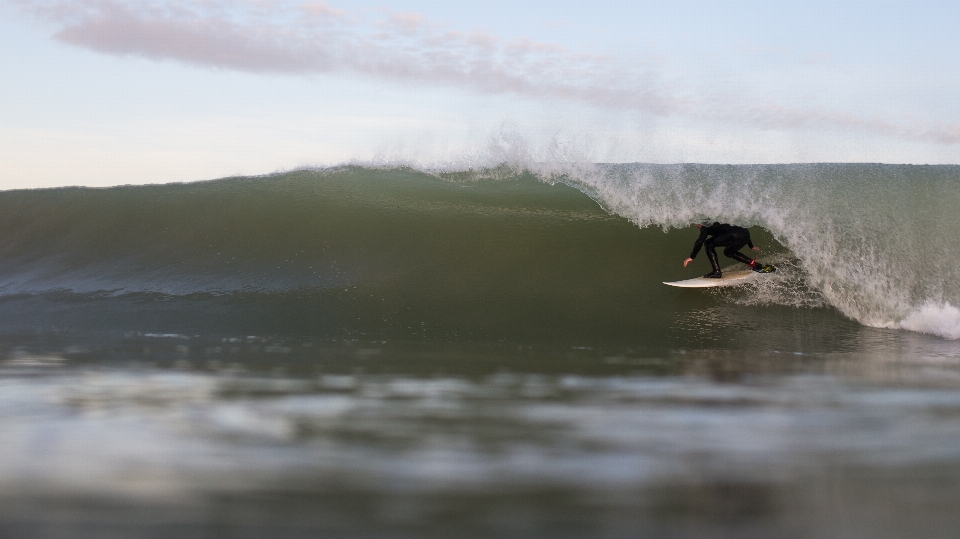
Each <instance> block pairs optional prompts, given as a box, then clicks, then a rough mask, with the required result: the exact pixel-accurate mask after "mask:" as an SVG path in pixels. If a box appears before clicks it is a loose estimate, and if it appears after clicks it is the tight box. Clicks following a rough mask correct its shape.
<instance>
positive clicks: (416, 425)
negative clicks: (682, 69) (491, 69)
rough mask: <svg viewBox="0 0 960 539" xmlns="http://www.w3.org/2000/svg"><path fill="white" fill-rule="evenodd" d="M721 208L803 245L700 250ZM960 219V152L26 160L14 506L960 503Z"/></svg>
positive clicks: (4, 310)
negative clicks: (716, 278) (859, 157)
mask: <svg viewBox="0 0 960 539" xmlns="http://www.w3.org/2000/svg"><path fill="white" fill-rule="evenodd" d="M704 219H710V220H716V221H721V222H728V223H733V224H737V225H740V226H744V227H748V228H749V230H750V232H751V236H752V239H753V242H754V243H755V244H756V245H757V246H759V247H760V248H761V249H762V251H761V252H760V253H759V254H758V256H759V260H760V261H761V262H763V263H767V264H772V265H774V266H775V267H776V268H777V271H776V272H775V273H773V274H768V275H758V276H757V277H756V278H755V279H752V280H750V281H749V282H747V283H746V284H743V285H742V286H736V287H721V288H713V289H679V288H674V287H669V286H665V285H664V284H663V282H664V281H675V280H680V279H688V278H692V277H696V276H698V275H701V274H703V273H706V272H708V271H709V269H710V268H709V264H708V262H707V260H706V257H705V256H704V255H703V254H702V253H701V255H700V256H698V257H697V258H696V260H695V261H694V262H693V263H692V264H691V265H690V266H689V267H687V268H684V267H683V260H684V259H685V258H686V257H687V256H689V254H690V250H691V248H692V246H693V243H694V241H695V239H696V238H697V230H696V229H695V228H693V227H691V223H695V222H699V221H701V220H704ZM958 220H960V166H907V165H884V164H830V163H821V164H782V165H699V164H678V165H653V164H591V163H587V164H576V163H574V164H571V163H543V162H535V163H525V164H511V163H504V164H500V165H495V166H484V167H479V166H478V167H459V168H457V167H447V168H427V167H420V166H414V165H409V164H406V165H405V164H354V165H344V166H336V167H329V168H311V169H299V170H293V171H288V172H283V173H277V174H272V175H267V176H257V177H232V178H224V179H219V180H214V181H204V182H197V183H179V184H164V185H141V186H122V187H112V188H98V189H95V188H80V187H76V188H57V189H36V190H19V191H5V192H0V441H2V446H0V447H2V449H0V536H2V537H10V538H19V537H24V538H26V537H30V538H44V537H51V538H52V537H71V538H74V537H76V538H80V537H84V538H85V537H91V538H93V537H96V538H114V537H116V538H153V537H156V538H161V537H162V538H169V537H178V538H214V537H216V538H220V537H224V538H254V537H256V538H261V537H263V538H268V537H269V538H315V537H323V538H398V539H399V538H433V537H436V538H441V537H442V538H447V537H463V538H471V537H507V538H510V537H516V538H621V537H623V538H628V537H629V538H636V537H640V538H645V537H650V538H769V537H779V538H791V537H797V538H800V537H831V538H865V539H866V538H894V537H904V538H906V537H910V538H916V537H924V538H939V537H944V538H946V537H956V535H957V530H960V309H958V307H960V261H958V260H957V257H958V256H960V234H958V232H957V230H958ZM745 252H748V251H745ZM751 254H752V253H751ZM721 263H722V265H723V266H724V267H725V269H727V270H734V269H742V267H743V266H742V264H739V263H737V262H735V261H733V260H730V259H725V258H723V257H722V256H721Z"/></svg>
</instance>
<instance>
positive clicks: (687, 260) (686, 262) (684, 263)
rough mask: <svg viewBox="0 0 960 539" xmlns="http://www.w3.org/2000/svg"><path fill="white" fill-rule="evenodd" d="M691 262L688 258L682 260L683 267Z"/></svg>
mask: <svg viewBox="0 0 960 539" xmlns="http://www.w3.org/2000/svg"><path fill="white" fill-rule="evenodd" d="M691 262H693V259H692V258H688V259H686V260H684V261H683V267H687V264H689V263H691Z"/></svg>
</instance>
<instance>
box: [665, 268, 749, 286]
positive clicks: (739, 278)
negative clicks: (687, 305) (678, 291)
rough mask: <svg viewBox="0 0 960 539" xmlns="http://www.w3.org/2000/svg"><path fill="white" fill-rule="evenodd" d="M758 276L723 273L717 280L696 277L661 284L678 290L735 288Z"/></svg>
mask: <svg viewBox="0 0 960 539" xmlns="http://www.w3.org/2000/svg"><path fill="white" fill-rule="evenodd" d="M757 275H759V274H758V273H757V272H755V271H753V270H738V271H725V272H723V277H721V278H719V279H707V278H705V277H696V278H693V279H687V280H685V281H672V282H667V281H664V282H663V284H665V285H670V286H678V287H680V288H710V287H713V286H737V285H740V284H743V283H745V282H747V281H749V280H750V279H753V278H754V277H756V276H757Z"/></svg>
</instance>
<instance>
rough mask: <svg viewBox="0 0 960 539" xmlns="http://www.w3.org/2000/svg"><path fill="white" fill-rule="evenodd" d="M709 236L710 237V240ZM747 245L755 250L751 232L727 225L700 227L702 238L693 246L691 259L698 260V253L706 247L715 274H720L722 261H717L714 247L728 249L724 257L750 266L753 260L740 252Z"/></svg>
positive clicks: (718, 224) (724, 252) (715, 224)
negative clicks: (701, 247) (702, 247)
mask: <svg viewBox="0 0 960 539" xmlns="http://www.w3.org/2000/svg"><path fill="white" fill-rule="evenodd" d="M708 236H710V237H709V238H708ZM745 245H749V246H750V248H751V249H752V248H753V242H752V241H750V231H749V230H747V229H746V228H743V227H739V226H733V225H728V224H725V223H713V224H712V225H710V226H702V227H700V237H699V238H697V242H696V243H694V244H693V251H692V252H691V253H690V258H697V253H699V252H700V246H706V251H707V258H709V259H710V265H711V266H713V271H714V273H719V272H720V261H719V260H717V251H716V250H714V247H726V249H724V250H723V255H724V256H726V257H728V258H732V259H734V260H739V261H740V262H743V263H744V264H750V262H752V261H753V260H752V259H750V258H747V257H746V256H745V255H743V254H741V253H739V252H738V251H740V249H743V247H744V246H745Z"/></svg>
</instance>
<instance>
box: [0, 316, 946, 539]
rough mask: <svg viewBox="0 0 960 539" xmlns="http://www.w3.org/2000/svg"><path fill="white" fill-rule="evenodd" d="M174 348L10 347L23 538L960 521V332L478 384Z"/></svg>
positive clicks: (363, 353) (10, 462)
mask: <svg viewBox="0 0 960 539" xmlns="http://www.w3.org/2000/svg"><path fill="white" fill-rule="evenodd" d="M702 318H705V317H702ZM869 338H870V337H869V336H867V337H862V338H861V341H863V340H869ZM154 341H156V342H158V343H166V345H167V346H168V347H169V351H170V361H169V362H168V363H160V364H155V365H152V366H150V365H146V364H143V363H140V364H125V365H123V366H118V365H110V366H105V365H104V364H103V363H97V362H90V361H86V362H84V361H83V360H82V359H78V358H82V357H83V351H82V350H78V349H72V353H73V354H74V355H71V353H70V351H66V350H65V351H64V352H63V353H48V354H36V353H28V352H24V351H20V352H14V353H11V354H9V356H8V359H7V360H6V361H5V362H4V363H3V366H2V370H0V433H2V436H3V440H4V451H3V452H2V453H0V492H2V497H3V503H2V504H0V523H2V524H0V532H3V533H2V534H3V535H4V536H23V537H26V536H37V535H44V534H46V535H52V536H61V535H71V536H91V537H94V536H98V537H99V536H105V535H110V534H116V535H117V536H124V537H146V536H154V535H157V536H159V535H162V534H169V533H175V534H177V535H179V536H197V537H246V536H251V537H253V536H273V537H300V536H304V537H306V536H316V535H317V534H325V533H326V534H330V535H333V536H372V537H384V536H388V537H393V536H402V537H404V536H410V537H422V536H438V537H439V536H449V534H450V533H462V534H467V535H475V534H480V535H483V534H494V533H495V534H499V535H508V536H518V537H519V536H524V537H530V536H542V537H564V536H569V537H574V536H576V537H583V536H596V537H607V536H609V537H619V536H637V535H640V536H643V535H649V536H653V537H672V536H675V537H727V536H737V537H754V536H755V537H769V536H771V535H775V536H798V537H799V536H821V537H823V536H830V537H898V536H905V535H919V536H926V537H933V536H942V537H945V536H949V535H950V530H954V529H956V525H957V524H960V516H957V515H960V512H958V511H957V510H958V509H960V497H958V496H957V494H958V492H957V490H958V486H960V369H958V368H957V361H956V360H957V355H958V354H956V353H954V354H952V355H951V354H948V353H946V352H949V346H946V345H943V344H944V343H943V341H939V343H940V344H931V343H935V342H936V341H930V340H926V341H925V340H924V339H922V338H921V339H917V340H914V341H912V342H913V343H914V344H912V345H911V344H910V342H909V341H905V340H903V339H901V348H906V349H907V352H909V354H908V357H909V360H905V359H904V357H907V356H902V355H899V354H888V355H887V356H874V357H870V356H869V355H866V354H862V353H858V354H840V353H832V354H819V355H818V354H815V353H807V352H803V353H799V354H795V353H793V352H792V351H790V350H783V351H776V352H770V353H754V354H747V355H744V354H740V353H736V352H731V351H709V350H704V351H689V350H688V351H677V352H676V353H674V354H673V355H670V356H665V357H660V358H649V357H646V358H645V357H639V356H631V355H630V353H629V351H620V352H619V353H618V354H616V355H604V354H606V353H607V352H603V351H590V350H586V349H584V350H572V351H571V353H575V354H580V356H579V357H578V359H577V364H581V365H583V364H594V365H595V372H586V373H584V372H579V373H578V372H574V371H568V372H563V368H562V367H560V368H559V369H555V370H550V369H540V372H535V371H529V370H528V371H527V372H522V371H518V370H505V369H496V370H491V371H490V372H486V373H479V372H474V373H460V374H457V373H456V371H455V370H454V369H447V373H446V374H443V370H444V369H443V368H442V367H438V365H441V364H442V363H443V362H444V358H443V357H439V358H438V359H436V361H435V362H434V363H432V366H431V367H430V368H428V369H426V372H427V374H423V373H420V374H416V373H412V374H410V373H408V374H399V372H401V371H402V369H401V368H399V367H398V365H397V364H393V366H392V367H390V368H388V367H385V366H384V365H389V362H390V358H391V351H390V348H389V346H383V345H382V344H381V343H377V344H376V347H374V345H372V344H370V343H366V344H364V345H363V346H364V347H363V348H360V347H359V346H353V347H350V354H351V357H353V358H365V359H364V361H369V362H371V363H369V365H371V368H368V369H366V370H357V369H336V368H333V367H334V366H335V364H334V363H330V364H328V365H327V370H325V371H324V370H323V369H317V370H315V371H310V372H308V371H299V372H298V371H297V370H296V368H295V367H294V365H295V363H296V362H295V359H294V357H293V356H294V354H293V351H294V350H296V349H300V350H302V349H303V348H304V347H303V343H300V345H295V344H294V343H290V342H286V343H281V342H264V341H265V340H256V339H252V338H251V339H246V338H244V339H239V338H238V339H237V340H236V341H234V342H231V341H230V340H229V339H224V340H223V341H222V342H221V343H220V345H219V346H220V347H221V353H229V347H230V346H231V345H237V346H236V347H237V348H239V347H240V346H254V345H255V346H256V347H257V350H259V351H260V354H261V355H270V354H273V355H272V356H270V357H271V359H270V360H269V361H268V362H266V364H268V365H271V366H272V367H271V368H269V369H266V368H257V367H256V366H255V365H254V364H253V363H247V364H244V363H242V362H240V363H233V364H230V363H227V362H210V361H207V362H202V361H198V360H197V359H196V358H195V357H192V356H191V353H192V352H191V351H190V350H191V349H190V348H189V345H190V344H193V343H192V341H191V339H189V338H184V337H183V336H176V335H162V336H156V338H155V339H154ZM146 342H150V341H146ZM178 343H187V344H178ZM251 343H254V344H251ZM917 343H925V344H924V345H923V346H921V345H920V344H917ZM141 344H142V343H141ZM941 345H943V346H941ZM884 346H885V347H887V348H888V349H889V348H890V347H889V343H884ZM924 346H926V348H924ZM178 347H179V348H178ZM268 348H269V349H270V350H271V351H270V352H268V351H267V349H268ZM307 348H308V349H311V350H313V349H314V347H307ZM193 349H194V350H196V349H197V347H196V346H194V348H193ZM201 349H202V350H203V351H204V353H206V354H207V355H210V356H215V355H217V352H216V346H206V347H202V348H201ZM934 352H938V353H934ZM311 353H317V352H311ZM440 356H442V354H440ZM278 357H279V358H284V357H289V358H290V359H289V361H290V365H289V366H288V367H289V368H286V369H279V368H278V367H282V366H283V362H284V360H282V359H277V358H278ZM456 359H458V361H457V362H456V364H458V365H459V364H463V363H465V362H466V361H465V360H464V359H463V358H456ZM356 361H357V360H356V359H354V361H353V362H352V364H354V365H355V364H356ZM375 361H382V362H383V363H382V364H381V367H379V368H373V367H372V365H374V363H372V362H375ZM314 363H317V362H316V361H315V362H314ZM320 363H322V362H320ZM559 364H560V365H563V363H562V362H560V363H559ZM251 365H253V366H251ZM605 369H606V370H605ZM390 370H393V373H392V374H391V373H390V372H389V371H390ZM284 373H285V374H284ZM67 530H69V533H67Z"/></svg>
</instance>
